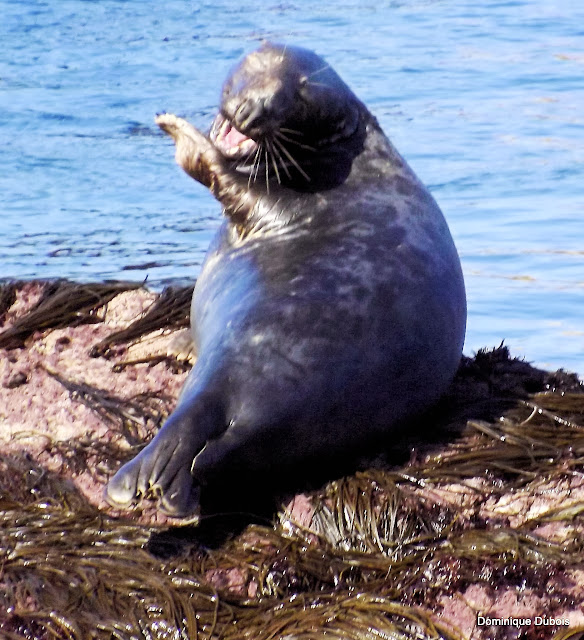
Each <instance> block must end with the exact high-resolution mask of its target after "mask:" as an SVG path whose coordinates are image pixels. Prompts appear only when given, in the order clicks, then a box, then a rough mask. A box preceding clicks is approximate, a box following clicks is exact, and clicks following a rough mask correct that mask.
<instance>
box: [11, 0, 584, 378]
mask: <svg viewBox="0 0 584 640" xmlns="http://www.w3.org/2000/svg"><path fill="white" fill-rule="evenodd" d="M264 40H270V41H274V42H282V43H288V44H295V45H300V46H303V47H307V48H310V49H313V50H315V51H316V52H317V53H319V54H320V55H322V56H323V57H324V58H325V59H326V60H327V61H328V62H329V63H330V64H331V65H332V66H333V67H334V68H335V69H336V70H337V71H338V72H339V74H340V75H341V76H342V77H343V79H344V80H345V81H346V82H347V83H348V84H349V85H350V86H351V88H352V89H353V90H354V91H355V93H356V94H357V95H358V96H359V97H360V98H361V99H362V100H363V101H364V102H365V103H366V104H367V105H368V107H369V108H370V110H371V111H372V112H373V113H374V114H375V115H376V116H377V118H378V120H379V121H380V123H381V125H382V126H383V128H384V130H385V132H386V133H387V135H388V136H389V137H390V138H391V139H392V141H393V142H394V144H395V145H396V146H397V148H398V149H399V151H400V152H401V153H402V155H404V156H405V158H406V159H407V160H408V162H409V164H410V165H411V166H412V167H413V168H414V170H415V171H416V173H417V174H418V176H419V177H420V178H421V179H422V180H423V181H424V182H425V183H426V185H427V186H428V187H429V188H430V190H431V192H432V193H433V195H434V197H435V198H436V200H437V201H438V202H439V204H440V206H441V208H442V210H443V211H444V213H445V215H446V218H447V220H448V223H449V225H450V228H451V231H452V234H453V236H454V239H455V241H456V245H457V247H458V251H459V253H460V257H461V260H462V265H463V269H464V273H465V279H466V287H467V294H468V310H469V314H468V330H467V337H466V344H465V353H466V354H467V355H472V354H473V353H475V352H476V351H477V350H478V349H480V348H491V347H496V346H499V345H500V344H501V343H502V342H504V344H506V345H507V346H508V347H509V349H510V350H511V353H512V355H515V356H518V357H522V358H525V359H526V360H527V361H529V362H531V363H533V364H534V365H536V366H539V367H544V368H548V369H556V368H559V367H562V368H564V369H567V370H570V371H575V372H577V373H579V374H580V375H581V376H584V322H583V321H584V2H582V0H472V1H471V0H365V1H364V2H363V1H357V0H338V1H336V2H327V1H325V2H321V3H318V2H314V1H308V0H245V1H244V2H243V1H241V0H239V1H229V0H214V1H213V2H206V1H199V2H192V1H189V0H170V1H165V2H158V1H157V2H154V1H152V0H50V1H43V0H13V1H9V0H0V43H1V46H0V281H6V280H12V279H32V278H69V279H72V280H75V281H79V282H89V281H103V280H112V279H116V280H130V281H140V282H146V284H147V285H148V286H150V287H152V288H153V289H156V290H159V289H161V288H162V287H164V286H165V285H168V284H178V283H180V284H184V283H187V282H192V281H194V280H195V279H196V277H197V274H198V272H199V270H200V266H201V263H202V260H203V257H204V255H205V251H206V248H207V246H208V244H209V242H210V239H211V237H212V236H213V234H214V232H215V230H216V229H217V227H218V225H219V224H220V221H221V211H220V207H219V205H218V203H217V202H215V201H214V200H213V198H212V197H211V196H210V194H209V193H208V192H207V191H206V190H205V189H204V188H202V187H201V186H199V185H197V184H196V183H194V182H193V181H192V180H191V179H190V178H188V177H187V176H186V175H185V174H183V173H182V172H181V170H180V169H179V168H178V167H177V166H176V165H175V164H174V161H173V149H172V143H171V141H170V139H169V138H167V137H165V136H163V135H162V134H161V133H160V132H159V131H158V129H157V127H156V126H155V125H154V117H155V114H156V113H158V112H161V111H170V112H173V113H177V114H179V115H182V116H184V117H187V118H188V119H189V120H190V121H191V122H193V123H194V124H195V125H196V126H198V127H200V128H207V127H208V126H209V124H210V122H211V120H212V118H213V115H214V114H215V112H216V109H217V105H218V102H219V96H220V91H221V85H222V82H223V79H224V78H225V76H226V74H227V73H228V71H229V69H230V68H231V67H232V66H233V65H234V64H235V63H236V62H237V61H238V60H239V59H240V58H241V57H242V56H244V55H245V54H246V53H248V52H250V51H252V50H253V49H254V48H256V47H257V46H259V44H260V43H261V42H262V41H264Z"/></svg>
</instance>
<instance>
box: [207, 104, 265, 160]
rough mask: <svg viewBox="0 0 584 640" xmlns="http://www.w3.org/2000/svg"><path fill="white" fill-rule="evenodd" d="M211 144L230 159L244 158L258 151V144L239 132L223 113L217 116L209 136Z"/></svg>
mask: <svg viewBox="0 0 584 640" xmlns="http://www.w3.org/2000/svg"><path fill="white" fill-rule="evenodd" d="M209 137H210V138H211V142H212V143H213V144H214V145H215V146H216V147H217V149H219V151H221V153H222V154H223V155H224V156H226V157H228V158H243V157H244V156H247V155H249V154H250V153H251V152H252V151H255V150H256V149H257V146H258V144H257V142H256V141H255V140H252V139H251V138H248V137H247V136H246V135H245V134H243V133H241V131H238V130H237V129H236V128H235V127H234V126H233V125H232V124H231V122H229V120H227V118H225V117H224V116H223V115H222V114H221V113H219V114H217V117H216V118H215V120H214V122H213V126H212V127H211V132H210V134H209Z"/></svg>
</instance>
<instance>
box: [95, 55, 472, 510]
mask: <svg viewBox="0 0 584 640" xmlns="http://www.w3.org/2000/svg"><path fill="white" fill-rule="evenodd" d="M156 122H157V123H158V125H159V126H160V127H161V128H162V129H163V130H164V131H166V132H167V133H168V134H170V135H171V136H172V138H173V139H174V142H175V145H176V160H177V162H178V164H179V165H180V166H181V167H182V168H183V169H184V170H185V171H186V172H187V173H188V174H189V175H190V176H192V177H193V178H194V179H195V180H197V181H198V182H200V183H202V184H203V185H205V186H206V187H207V188H208V189H209V190H210V191H211V192H212V194H213V195H214V196H215V198H217V200H219V202H220V203H221V204H222V206H223V212H224V215H225V219H224V222H223V224H222V226H221V228H220V230H219V231H218V233H217V235H216V237H215V239H214V241H213V242H212V244H211V246H210V248H209V251H208V254H207V257H206V259H205V262H204V265H203V268H202V271H201V274H200V276H199V278H198V280H197V283H196V287H195V291H194V295H193V301H192V308H191V316H192V318H191V323H192V333H193V337H194V341H195V344H196V350H197V360H196V363H195V365H194V367H193V369H192V371H191V373H190V375H189V377H188V379H187V381H186V382H185V385H184V387H183V390H182V392H181V395H180V397H179V400H178V403H177V406H176V409H175V411H174V412H173V413H172V414H171V416H170V417H169V418H168V420H167V421H166V423H165V424H164V425H163V427H162V428H161V429H160V431H159V432H158V433H157V435H156V436H155V437H154V439H153V440H152V441H151V442H150V443H149V444H148V445H147V446H146V447H145V448H144V449H143V450H142V451H141V452H140V453H139V454H138V455H137V456H136V457H135V458H134V459H133V460H131V461H130V462H128V463H127V464H125V465H124V466H122V468H121V469H120V470H119V471H118V472H117V473H116V475H115V476H114V477H113V478H112V479H111V481H110V482H109V485H108V487H107V490H106V497H107V499H108V501H109V502H110V504H112V505H115V506H118V507H127V506H129V505H130V504H132V503H134V502H136V501H137V500H138V499H140V498H141V497H143V496H146V495H152V494H154V495H155V496H157V497H158V498H159V507H158V508H159V509H160V510H161V511H162V512H165V513H167V514H170V515H173V516H188V515H192V514H195V513H196V512H197V510H198V508H199V501H200V492H201V488H203V491H204V490H205V489H204V488H205V486H206V485H210V484H212V483H213V482H215V481H217V480H218V479H220V478H221V476H222V474H224V473H229V474H230V476H231V477H238V478H240V480H241V482H242V483H246V482H249V483H250V484H251V483H252V478H258V477H259V476H258V474H262V473H265V472H266V471H268V470H272V471H274V470H276V472H277V473H286V472H290V473H296V474H302V473H303V471H302V467H303V465H310V464H313V465H314V464H316V465H318V464H320V462H321V461H322V460H323V459H324V458H329V457H330V456H335V455H337V454H339V453H342V452H346V451H351V450H353V449H354V450H357V449H358V448H359V447H361V446H362V445H363V443H365V442H367V441H372V440H373V439H375V438H382V439H385V440H386V441H391V440H392V439H395V438H398V437H399V433H400V429H403V428H404V425H406V424H408V421H410V420H411V419H412V418H414V417H415V416H417V415H419V414H420V413H421V412H423V411H424V410H426V409H427V408H429V407H430V406H431V405H432V404H433V403H435V402H436V401H437V400H438V399H439V397H440V396H441V395H442V394H443V393H444V391H445V390H446V389H447V387H448V385H449V383H450V382H451V380H452V378H453V376H454V374H455V372H456V369H457V367H458V364H459V361H460V358H461V353H462V346H463V341H464V333H465V324H466V298H465V290H464V282H463V276H462V271H461V267H460V261H459V257H458V254H457V252H456V249H455V246H454V243H453V240H452V237H451V234H450V232H449V229H448V226H447V224H446V221H445V219H444V217H443V215H442V213H441V211H440V209H439V207H438V205H437V204H436V202H435V200H434V199H433V198H432V196H431V195H430V193H429V192H428V191H427V189H426V188H425V187H424V186H423V184H422V183H421V182H420V181H419V180H418V178H417V177H416V176H415V174H414V173H413V171H412V170H411V169H410V167H409V166H408V165H407V163H406V162H405V160H404V159H403V158H402V157H401V156H400V155H399V154H398V152H397V151H396V150H395V148H394V147H393V145H392V144H391V143H390V141H389V140H388V139H387V138H386V136H385V135H384V133H383V131H382V130H381V128H380V126H379V124H378V122H377V120H376V119H375V118H374V117H373V116H372V115H371V114H370V112H369V111H368V110H367V108H366V107H365V106H364V104H363V103H362V102H361V101H360V100H358V98H357V97H356V96H355V95H354V94H353V92H352V91H351V90H350V89H349V87H348V86H347V85H346V84H345V83H344V82H343V81H342V80H341V78H340V77H339V76H338V75H337V74H336V73H335V71H334V70H333V69H332V68H331V67H330V66H329V65H328V64H327V63H326V62H325V61H324V60H323V59H322V58H321V57H319V56H318V55H316V54H315V53H313V52H311V51H308V50H305V49H302V48H299V47H292V46H284V45H278V44H270V43H267V44H264V45H263V46H261V48H259V49H258V50H257V51H254V52H253V53H251V54H249V55H248V56H247V57H245V58H244V59H243V61H241V62H240V63H239V64H238V65H237V66H236V67H235V68H234V69H233V71H232V72H231V74H230V75H229V77H228V78H227V80H226V82H225V84H224V87H223V93H222V99H221V107H220V112H219V114H218V115H217V117H216V119H215V121H214V123H213V125H212V127H211V130H210V133H209V135H204V134H202V133H201V132H199V131H198V130H196V129H195V128H194V127H193V126H191V125H190V124H189V123H188V122H186V121H185V120H183V119H181V118H178V117H176V116H174V115H170V114H162V115H160V116H158V117H157V120H156Z"/></svg>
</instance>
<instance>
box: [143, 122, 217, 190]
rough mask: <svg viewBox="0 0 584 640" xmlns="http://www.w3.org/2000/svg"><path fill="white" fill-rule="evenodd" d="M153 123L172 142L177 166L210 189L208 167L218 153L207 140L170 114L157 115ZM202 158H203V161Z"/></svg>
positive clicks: (193, 128) (215, 159)
mask: <svg viewBox="0 0 584 640" xmlns="http://www.w3.org/2000/svg"><path fill="white" fill-rule="evenodd" d="M155 122H156V124H157V125H158V126H159V127H160V128H161V129H162V130H163V131H165V132H166V133H168V135H169V136H171V138H172V139H173V140H174V144H175V146H176V152H175V159H176V162H177V164H178V165H179V166H180V167H182V168H183V169H184V170H185V171H186V172H187V173H188V174H189V175H190V176H191V178H194V179H195V180H197V182H200V183H201V184H204V185H205V186H206V187H210V186H211V175H210V172H209V169H208V167H209V166H210V165H211V164H213V163H214V162H217V160H218V157H219V152H218V151H217V150H216V149H215V147H214V146H213V145H212V144H211V142H210V140H209V138H207V137H206V136H204V135H203V134H202V133H201V132H200V131H198V130H197V129H195V127H193V125H192V124H190V123H189V122H187V121H186V120H184V119H183V118H179V117H177V116H175V115H174V114H172V113H161V114H159V115H157V116H156V119H155ZM203 156H205V158H204V159H203Z"/></svg>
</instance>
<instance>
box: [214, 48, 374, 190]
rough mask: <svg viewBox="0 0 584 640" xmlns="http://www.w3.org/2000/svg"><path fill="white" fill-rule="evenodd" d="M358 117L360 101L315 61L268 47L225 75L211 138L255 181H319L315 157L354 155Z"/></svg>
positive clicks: (298, 50)
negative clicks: (340, 152) (342, 154)
mask: <svg viewBox="0 0 584 640" xmlns="http://www.w3.org/2000/svg"><path fill="white" fill-rule="evenodd" d="M362 112H363V108H362V105H361V103H360V102H359V100H358V99H357V98H356V97H355V95H354V94H353V93H352V91H351V90H350V89H349V88H348V87H347V85H346V84H345V83H344V82H343V81H342V80H341V78H340V77H339V76H338V75H337V74H336V73H335V71H333V69H331V67H330V66H329V65H328V64H327V63H326V62H325V61H324V60H323V59H322V58H321V57H320V56H318V55H316V54H315V53H313V52H312V51H307V50H305V49H301V48H300V47H289V46H284V45H275V44H265V45H264V46H262V47H261V48H260V49H258V50H257V51H254V52H253V53H251V54H249V55H248V56H247V57H246V58H244V59H243V61H242V62H241V63H240V64H239V65H238V66H237V67H235V69H234V70H233V71H232V72H231V74H230V76H229V77H228V78H227V80H226V82H225V84H224V86H223V94H222V99H221V108H220V112H219V114H218V115H217V117H216V118H215V121H214V123H213V126H212V128H211V132H210V139H211V141H212V142H213V144H214V145H215V147H216V148H217V149H218V150H219V151H220V152H221V153H222V154H223V156H224V157H226V158H228V159H232V160H234V161H236V162H235V165H236V168H237V170H239V171H243V172H246V173H249V174H250V176H252V177H253V179H254V180H255V179H256V177H257V176H258V175H262V176H263V175H264V174H265V175H266V181H268V180H269V179H270V178H271V179H275V180H277V182H278V183H280V184H282V183H285V184H287V185H290V184H291V183H292V184H293V183H294V182H305V183H306V182H311V181H314V180H316V181H317V182H318V178H319V177H320V176H318V175H316V173H318V171H317V170H315V168H314V165H318V158H319V157H321V156H323V155H325V154H326V156H327V157H330V154H331V152H333V153H334V152H339V151H340V150H342V152H343V153H345V154H347V153H349V154H350V155H352V156H354V155H355V150H356V148H357V147H359V143H360V141H361V140H362V135H360V129H361V128H362V126H361V125H362ZM327 166H328V163H327ZM260 168H261V169H262V170H261V171H260ZM270 174H271V175H270Z"/></svg>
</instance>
